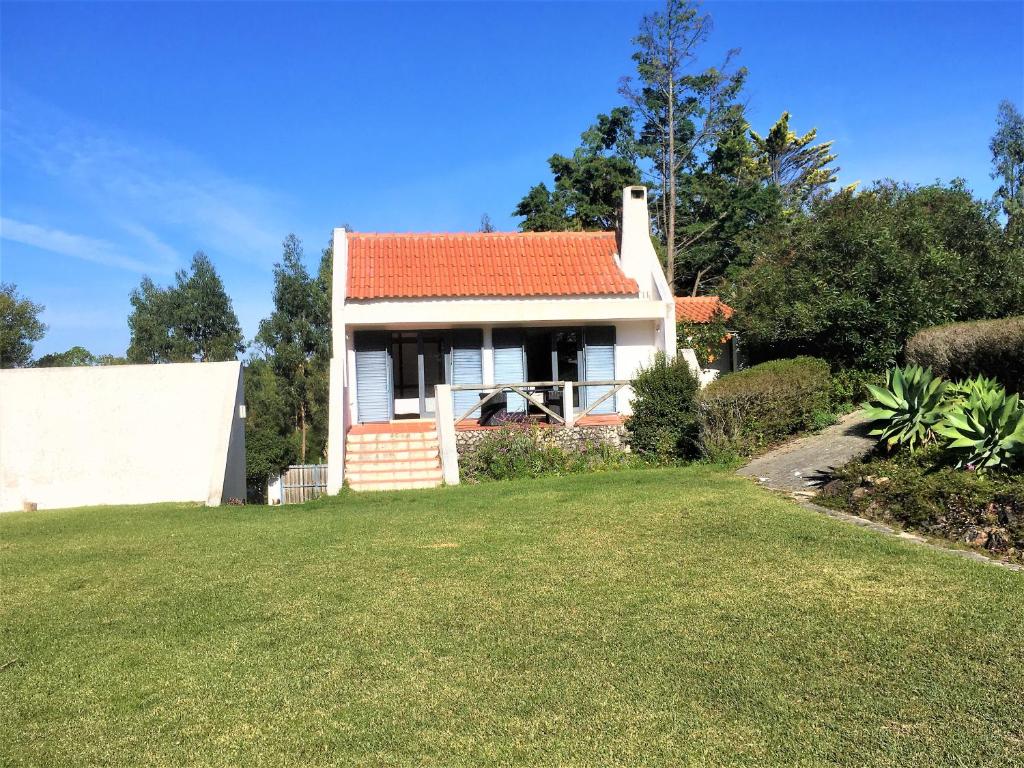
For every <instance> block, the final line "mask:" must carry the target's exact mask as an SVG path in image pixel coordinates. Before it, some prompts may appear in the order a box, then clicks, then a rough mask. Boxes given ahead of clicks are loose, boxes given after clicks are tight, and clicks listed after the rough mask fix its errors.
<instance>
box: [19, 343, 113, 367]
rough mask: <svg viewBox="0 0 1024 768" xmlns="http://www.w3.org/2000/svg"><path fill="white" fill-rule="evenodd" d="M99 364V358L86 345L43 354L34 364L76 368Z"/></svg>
mask: <svg viewBox="0 0 1024 768" xmlns="http://www.w3.org/2000/svg"><path fill="white" fill-rule="evenodd" d="M99 364H100V362H99V358H98V357H96V355H94V354H93V353H92V352H90V351H89V350H88V349H86V348H85V347H71V349H68V350H65V351H64V352H51V353H50V354H48V355H43V356H42V357H40V358H39V359H38V360H36V361H35V362H34V363H33V364H32V365H33V366H34V367H36V368H74V367H77V366H82V365H99Z"/></svg>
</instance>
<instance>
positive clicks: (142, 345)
mask: <svg viewBox="0 0 1024 768" xmlns="http://www.w3.org/2000/svg"><path fill="white" fill-rule="evenodd" d="M174 279H175V284H174V285H172V286H168V287H167V288H160V287H159V286H158V285H156V284H155V283H154V282H153V281H152V280H150V279H149V278H148V277H144V278H143V279H142V282H141V283H140V284H139V287H138V288H136V289H135V290H134V291H132V294H131V304H132V313H131V315H130V316H129V317H128V328H129V330H130V331H131V342H130V343H129V345H128V359H129V360H130V361H131V362H133V363H181V362H192V361H201V362H202V361H214V362H215V361H222V360H234V359H235V358H236V357H237V355H238V353H240V352H243V351H244V350H245V345H244V344H243V343H242V330H241V328H240V327H239V324H238V317H237V315H235V311H234V309H233V308H232V306H231V299H230V298H229V297H228V295H227V292H226V291H225V290H224V283H223V282H222V281H221V279H220V276H219V275H218V274H217V271H216V269H214V266H213V263H212V262H211V261H210V259H209V258H208V257H207V256H206V254H205V253H203V252H202V251H197V252H196V254H195V255H194V256H193V257H192V267H191V272H188V271H186V270H179V271H178V273H177V274H176V275H175V277H174Z"/></svg>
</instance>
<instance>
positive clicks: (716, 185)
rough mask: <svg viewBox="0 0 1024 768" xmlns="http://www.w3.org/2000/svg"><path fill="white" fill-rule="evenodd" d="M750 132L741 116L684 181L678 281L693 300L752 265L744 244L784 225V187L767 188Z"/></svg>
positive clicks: (736, 117)
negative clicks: (781, 192)
mask: <svg viewBox="0 0 1024 768" xmlns="http://www.w3.org/2000/svg"><path fill="white" fill-rule="evenodd" d="M748 129H749V126H748V125H747V122H746V120H745V119H744V118H743V115H742V113H739V112H738V113H736V115H735V120H734V121H733V123H732V125H731V126H730V127H729V128H728V129H726V130H725V131H724V132H723V133H722V134H721V135H720V136H719V138H718V143H717V144H716V146H715V147H714V148H713V149H712V150H711V152H710V153H709V154H708V156H707V158H706V159H705V160H704V162H702V163H701V164H700V166H699V167H698V168H696V169H695V170H694V171H693V172H691V173H688V174H686V175H684V176H683V177H682V179H681V183H680V195H679V207H680V211H679V217H680V219H681V220H682V226H681V241H680V243H679V251H678V254H677V258H676V282H677V283H678V284H679V285H681V286H684V287H687V288H688V289H689V293H690V295H691V296H696V295H697V294H698V293H700V292H701V291H703V290H704V289H705V288H706V287H707V286H709V285H715V284H718V283H721V281H722V280H723V279H724V278H726V277H727V276H729V275H730V274H732V273H734V272H735V271H736V270H737V269H739V268H742V267H745V266H748V265H749V253H750V252H749V249H747V248H745V247H744V243H745V242H746V241H748V240H751V239H753V238H756V237H757V236H758V233H759V232H760V231H761V228H762V227H765V226H774V225H776V224H777V223H778V221H779V217H780V215H781V210H782V209H781V205H780V203H779V192H778V189H777V188H776V187H775V186H774V185H765V184H763V183H762V181H761V179H760V177H759V176H758V175H757V173H755V172H754V170H753V169H752V162H753V149H752V147H751V145H750V142H749V140H748V138H747V131H748Z"/></svg>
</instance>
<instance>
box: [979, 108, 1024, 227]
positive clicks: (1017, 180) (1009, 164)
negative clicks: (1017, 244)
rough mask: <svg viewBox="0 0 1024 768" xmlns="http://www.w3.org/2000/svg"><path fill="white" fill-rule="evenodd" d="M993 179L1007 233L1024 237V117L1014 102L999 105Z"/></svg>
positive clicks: (991, 143)
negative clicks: (996, 186) (997, 185)
mask: <svg viewBox="0 0 1024 768" xmlns="http://www.w3.org/2000/svg"><path fill="white" fill-rule="evenodd" d="M988 146H989V149H990V150H991V151H992V178H993V179H996V180H997V181H999V188H998V189H997V190H996V195H995V196H996V200H997V201H998V202H999V203H1000V204H1001V205H1002V208H1003V213H1005V214H1006V232H1007V234H1009V235H1010V236H1011V238H1012V239H1013V240H1016V239H1017V238H1018V237H1024V116H1022V115H1021V113H1020V112H1019V111H1018V110H1017V107H1015V106H1014V105H1013V103H1012V102H1010V101H1003V102H1002V103H1000V105H999V113H998V116H997V117H996V133H995V135H994V136H993V137H992V141H991V142H990V143H989V145H988Z"/></svg>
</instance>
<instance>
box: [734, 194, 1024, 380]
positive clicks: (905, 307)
mask: <svg viewBox="0 0 1024 768" xmlns="http://www.w3.org/2000/svg"><path fill="white" fill-rule="evenodd" d="M762 235H763V237H762V238H761V241H760V242H758V243H754V244H752V246H751V247H754V248H755V252H754V253H753V254H752V266H751V268H750V269H748V270H746V271H745V272H743V273H742V274H740V275H738V276H737V278H736V281H735V285H734V288H733V291H732V293H733V295H732V296H729V297H728V298H727V300H728V303H729V304H730V305H731V306H733V308H734V309H736V316H735V320H734V325H735V327H736V328H737V330H739V331H740V332H741V333H742V338H743V342H744V348H745V349H746V351H747V353H748V354H749V355H750V356H751V358H752V359H754V360H759V359H760V360H764V359H770V358H772V357H780V356H786V357H788V356H794V355H797V354H813V355H817V356H820V357H823V358H825V359H826V360H828V361H829V363H830V364H831V365H832V367H833V368H862V369H869V370H882V369H884V368H886V367H889V366H890V365H892V364H894V363H895V362H896V361H898V360H899V359H900V357H901V354H902V351H903V346H904V344H905V343H906V340H907V339H908V338H909V337H910V336H911V335H912V334H913V333H914V332H916V331H917V330H918V329H920V328H923V327H926V326H929V325H936V324H939V323H943V322H950V321H954V320H967V319H981V318H986V317H998V316H1001V315H1006V314H1008V313H1009V312H1010V311H1011V310H1013V309H1018V311H1019V307H1021V306H1024V259H1022V258H1020V255H1019V254H1016V255H1015V254H1014V253H1013V252H1012V250H1011V249H1010V248H1009V247H1008V245H1007V243H1006V238H1005V236H1004V234H1003V232H1002V230H1001V228H1000V227H999V225H998V222H997V221H996V219H995V217H994V215H993V212H992V211H991V209H990V208H989V207H988V206H986V205H985V204H983V203H980V202H978V201H976V200H974V199H973V198H972V196H971V194H970V192H969V191H968V190H967V189H965V188H964V187H963V186H962V184H960V183H954V184H953V185H952V186H949V187H946V186H941V185H934V186H927V187H916V188H915V187H909V186H905V185H896V184H892V183H886V184H878V185H876V186H874V187H873V188H871V189H869V190H867V191H865V192H863V193H860V194H851V193H845V192H844V193H840V194H836V195H833V196H831V197H829V198H827V199H823V200H819V201H817V202H815V203H813V204H812V206H811V209H810V214H809V215H808V216H799V217H796V218H794V219H793V220H792V221H790V222H789V223H788V224H787V225H786V226H784V227H780V228H778V229H774V230H773V229H767V230H764V231H763V232H762Z"/></svg>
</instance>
